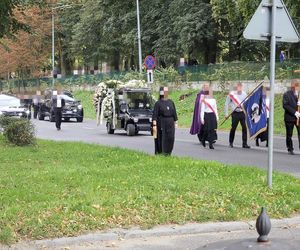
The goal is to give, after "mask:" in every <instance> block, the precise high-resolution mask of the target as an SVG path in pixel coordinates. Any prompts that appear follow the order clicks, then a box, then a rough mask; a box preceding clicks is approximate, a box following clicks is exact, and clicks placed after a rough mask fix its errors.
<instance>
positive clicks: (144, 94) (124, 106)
mask: <svg viewBox="0 0 300 250" xmlns="http://www.w3.org/2000/svg"><path fill="white" fill-rule="evenodd" d="M115 103H116V105H115V107H116V111H115V113H116V118H115V119H113V117H109V118H108V119H107V124H106V127H107V133H108V134H113V133H114V131H115V130H116V129H119V130H125V131H126V133H127V135H129V136H133V135H136V134H138V133H139V132H140V131H148V132H151V124H152V114H153V104H154V101H153V99H152V95H151V90H150V89H123V90H121V91H120V93H119V95H118V96H117V97H116V98H115Z"/></svg>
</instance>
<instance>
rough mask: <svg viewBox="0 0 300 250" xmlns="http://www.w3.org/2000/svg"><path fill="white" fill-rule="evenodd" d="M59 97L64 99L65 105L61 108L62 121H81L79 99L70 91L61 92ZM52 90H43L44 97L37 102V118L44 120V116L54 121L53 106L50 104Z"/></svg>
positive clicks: (81, 111) (82, 115) (82, 114)
mask: <svg viewBox="0 0 300 250" xmlns="http://www.w3.org/2000/svg"><path fill="white" fill-rule="evenodd" d="M58 96H59V97H60V98H62V99H64V100H65V106H64V107H63V109H62V118H63V119H64V121H69V120H70V119H76V121H77V122H83V117H84V112H83V107H82V105H81V103H80V101H78V100H76V99H75V98H74V97H73V95H71V93H69V92H68V95H67V94H66V93H65V92H63V94H61V95H58ZM51 100H52V91H50V90H48V91H45V96H44V98H42V99H41V101H40V103H39V110H38V119H39V120H44V119H45V118H46V117H48V118H49V121H51V122H54V121H55V113H54V107H53V106H52V101H51Z"/></svg>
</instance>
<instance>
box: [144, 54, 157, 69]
mask: <svg viewBox="0 0 300 250" xmlns="http://www.w3.org/2000/svg"><path fill="white" fill-rule="evenodd" d="M144 65H145V67H146V68H147V69H154V68H155V67H156V60H155V57H154V56H151V55H149V56H147V57H146V58H145V61H144Z"/></svg>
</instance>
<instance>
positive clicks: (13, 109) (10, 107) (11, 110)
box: [0, 95, 31, 119]
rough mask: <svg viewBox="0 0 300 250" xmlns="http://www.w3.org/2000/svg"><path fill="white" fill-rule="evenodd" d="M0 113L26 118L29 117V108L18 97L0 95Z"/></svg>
mask: <svg viewBox="0 0 300 250" xmlns="http://www.w3.org/2000/svg"><path fill="white" fill-rule="evenodd" d="M0 115H3V116H9V117H16V118H26V119H30V118H31V112H30V109H29V108H28V107H27V106H25V105H23V104H22V102H21V100H20V99H19V98H16V97H14V96H10V95H0Z"/></svg>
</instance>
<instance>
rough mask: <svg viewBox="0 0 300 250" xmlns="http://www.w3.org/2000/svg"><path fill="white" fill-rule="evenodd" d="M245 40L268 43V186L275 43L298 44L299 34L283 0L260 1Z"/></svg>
mask: <svg viewBox="0 0 300 250" xmlns="http://www.w3.org/2000/svg"><path fill="white" fill-rule="evenodd" d="M243 35H244V37H245V38H246V39H253V40H262V41H270V45H271V46H270V48H271V49H270V51H271V55H270V113H269V132H268V144H269V148H268V186H269V187H270V188H271V187H272V182H273V160H274V157H273V151H274V140H273V136H274V99H275V90H274V89H275V64H276V62H275V59H276V42H277V41H278V42H289V43H297V42H299V40H300V39H299V33H298V31H297V29H296V27H295V25H294V23H293V21H292V19H291V17H290V15H289V12H288V10H287V8H286V7H285V5H284V3H283V0H262V2H261V3H260V5H259V6H258V8H257V10H256V12H255V13H254V15H253V17H252V18H251V20H250V22H249V24H248V25H247V27H246V29H245V31H244V34H243Z"/></svg>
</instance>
